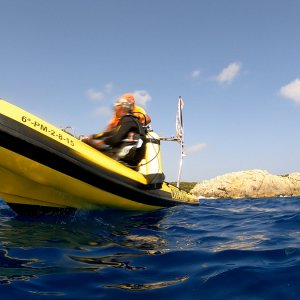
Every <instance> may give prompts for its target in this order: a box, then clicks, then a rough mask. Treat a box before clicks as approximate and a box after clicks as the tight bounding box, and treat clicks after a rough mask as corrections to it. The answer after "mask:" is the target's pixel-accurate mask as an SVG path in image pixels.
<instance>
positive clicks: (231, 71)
mask: <svg viewBox="0 0 300 300" xmlns="http://www.w3.org/2000/svg"><path fill="white" fill-rule="evenodd" d="M241 67H242V65H241V63H239V62H233V63H231V64H230V65H228V66H227V67H226V68H224V69H223V70H222V71H221V72H220V73H219V74H218V75H217V77H216V80H217V81H218V82H219V83H231V82H232V81H233V80H234V79H235V78H236V77H237V76H238V75H239V73H240V70H241Z"/></svg>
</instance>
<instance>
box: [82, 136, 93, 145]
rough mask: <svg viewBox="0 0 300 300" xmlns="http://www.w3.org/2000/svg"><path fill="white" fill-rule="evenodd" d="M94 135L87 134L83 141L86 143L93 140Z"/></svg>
mask: <svg viewBox="0 0 300 300" xmlns="http://www.w3.org/2000/svg"><path fill="white" fill-rule="evenodd" d="M91 138H92V136H91V135H87V136H84V137H82V138H81V141H82V142H84V143H88V142H89V141H90V140H91Z"/></svg>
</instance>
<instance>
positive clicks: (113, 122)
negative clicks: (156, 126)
mask: <svg viewBox="0 0 300 300" xmlns="http://www.w3.org/2000/svg"><path fill="white" fill-rule="evenodd" d="M121 99H125V100H126V101H128V102H130V103H132V105H133V109H132V114H133V115H134V116H135V117H136V118H137V119H138V121H139V122H140V123H141V124H142V125H143V126H146V125H148V124H149V123H150V122H151V118H150V116H149V115H148V114H147V113H146V112H145V110H144V109H143V108H142V107H140V106H137V105H136V104H135V98H134V94H132V93H125V94H123V95H121V96H120V97H119V98H118V100H117V102H116V103H118V102H119V101H120V100H121ZM118 123H119V118H118V116H117V115H116V114H114V115H113V117H112V118H111V119H110V121H109V122H108V125H107V127H106V129H105V130H104V131H111V130H112V129H113V128H115V127H116V126H117V125H118Z"/></svg>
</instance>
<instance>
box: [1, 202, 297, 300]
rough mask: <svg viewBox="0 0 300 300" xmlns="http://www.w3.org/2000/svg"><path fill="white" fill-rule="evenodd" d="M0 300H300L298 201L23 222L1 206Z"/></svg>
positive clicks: (216, 204) (84, 214) (220, 204)
mask: <svg viewBox="0 0 300 300" xmlns="http://www.w3.org/2000/svg"><path fill="white" fill-rule="evenodd" d="M0 295H1V300H2V299H31V300H32V299H122V300H125V299H131V300H132V299H143V300H146V299H151V300H153V299H172V300H175V299H222V300H223V299H272V300H273V299H280V300H282V299H299V298H300V198H298V197H294V198H268V199H240V200H233V199H222V200H208V199H207V200H202V201H201V204H200V205H199V206H198V207H191V206H178V207H173V208H168V209H163V210H161V211H157V212H152V213H145V214H138V213H136V214H129V213H124V212H118V211H105V212H89V213H88V212H83V211H78V212H76V213H75V214H73V215H69V216H64V217H55V216H44V217H38V218H33V217H20V216H17V215H16V214H15V213H14V212H13V211H12V210H10V209H9V208H8V207H7V206H6V205H5V203H4V202H3V201H1V200H0Z"/></svg>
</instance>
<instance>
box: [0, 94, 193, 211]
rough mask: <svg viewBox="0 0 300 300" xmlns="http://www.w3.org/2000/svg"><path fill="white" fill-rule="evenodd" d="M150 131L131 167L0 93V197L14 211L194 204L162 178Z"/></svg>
mask: <svg viewBox="0 0 300 300" xmlns="http://www.w3.org/2000/svg"><path fill="white" fill-rule="evenodd" d="M148 135H149V136H148V139H147V140H148V142H147V143H146V145H145V147H146V150H145V157H144V159H142V161H141V162H140V166H139V169H138V171H135V170H132V169H131V168H129V167H126V166H125V165H123V164H121V163H120V162H118V161H115V160H113V159H111V158H110V157H108V156H106V155H105V154H103V153H101V152H100V151H98V150H96V149H94V148H92V147H90V146H89V145H87V144H85V143H83V142H81V141H80V140H79V139H78V138H76V137H75V136H73V135H71V134H69V133H68V132H66V131H64V130H61V129H59V128H57V127H55V126H54V125H52V124H49V123H47V122H46V121H44V120H42V119H40V118H38V117H37V116H34V115H32V114H31V113H29V112H27V111H25V110H23V109H21V108H19V107H17V106H15V105H12V104H10V103H8V102H7V101H4V100H2V99H0V198H2V199H3V200H4V201H5V202H6V203H7V204H8V205H9V206H10V207H11V208H12V209H13V210H14V211H15V212H17V213H18V214H35V213H45V212H48V211H51V212H52V211H53V210H57V209H58V210H59V211H63V210H68V209H71V210H72V209H83V210H95V209H102V208H114V209H124V210H138V211H150V210H156V209H160V208H163V207H171V206H175V205H179V204H189V205H197V204H198V199H197V198H196V197H195V196H194V195H192V194H190V193H187V192H185V191H183V190H181V189H178V188H177V187H175V186H173V185H171V184H169V183H167V182H164V181H163V172H162V169H161V161H160V149H159V137H158V136H157V135H156V134H155V133H154V132H149V133H148Z"/></svg>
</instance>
